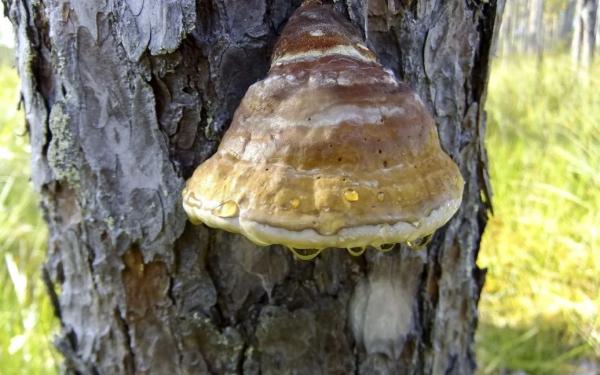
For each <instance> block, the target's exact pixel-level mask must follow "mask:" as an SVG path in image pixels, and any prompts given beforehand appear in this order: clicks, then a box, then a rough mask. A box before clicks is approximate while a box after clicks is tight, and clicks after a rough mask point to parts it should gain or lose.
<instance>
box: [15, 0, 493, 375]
mask: <svg viewBox="0 0 600 375" xmlns="http://www.w3.org/2000/svg"><path fill="white" fill-rule="evenodd" d="M3 1H4V2H5V4H6V9H7V10H8V14H9V16H10V18H11V19H12V22H13V23H14V26H15V30H16V32H17V39H18V52H17V53H18V56H17V57H18V69H19V72H20V75H21V78H22V88H21V91H22V96H23V103H24V107H25V111H26V117H27V123H28V127H29V133H30V137H31V146H32V163H33V176H32V179H33V183H34V185H35V186H36V188H37V189H39V191H40V192H41V196H42V207H43V209H44V212H45V218H46V220H47V222H48V225H49V228H50V238H49V243H48V246H49V249H48V260H47V263H46V265H45V276H46V277H45V278H46V282H47V284H48V286H49V290H50V293H51V296H52V297H53V300H54V303H55V307H56V313H57V315H58V318H59V319H60V323H61V330H60V335H59V337H58V338H57V341H56V344H57V346H58V348H59V349H60V351H61V352H62V353H63V355H64V358H65V363H64V369H65V370H66V371H67V372H69V373H70V372H80V373H84V374H88V373H100V374H121V373H125V374H129V373H152V374H169V373H173V374H175V373H177V374H180V373H181V374H187V373H219V374H220V373H248V374H258V373H263V374H273V373H277V374H279V373H297V374H318V373H323V374H324V373H328V374H329V373H332V374H335V373H340V374H342V373H343V374H345V373H352V372H358V373H365V374H367V373H390V374H404V373H427V374H431V373H433V374H443V373H447V374H469V373H473V372H474V369H475V357H474V352H473V339H474V332H475V328H476V325H477V302H478V299H479V295H480V292H481V288H482V285H483V281H484V275H485V272H484V271H482V270H481V269H479V268H478V267H477V266H476V264H475V261H476V258H477V252H478V250H479V242H480V239H481V234H482V232H483V229H484V226H485V223H486V220H487V215H488V211H489V209H490V200H489V199H490V198H489V197H490V189H489V186H488V178H487V172H486V164H487V161H486V154H485V149H484V146H483V139H484V134H485V112H484V111H483V103H484V100H485V94H486V84H487V78H488V73H489V64H490V55H491V52H492V42H493V36H494V33H495V30H496V28H497V26H498V25H499V18H500V14H501V12H502V8H503V0H491V1H467V0H450V1H443V2H442V1H438V0H402V1H400V0H389V1H387V2H386V1H384V0H370V2H368V5H367V2H366V1H364V0H346V2H343V1H338V2H337V8H338V9H339V11H340V12H342V13H343V14H345V15H346V16H348V17H350V19H351V20H352V21H353V22H355V23H357V24H358V25H360V26H361V27H362V28H363V29H366V30H368V32H367V37H368V42H369V44H370V45H371V47H372V48H373V49H374V50H375V51H376V52H377V53H378V54H379V56H380V58H381V61H382V63H383V64H384V65H385V66H387V67H389V68H391V69H393V70H394V71H395V73H396V74H397V76H398V77H400V78H402V79H403V80H405V81H407V82H409V84H410V85H411V86H412V87H414V88H415V89H416V90H417V91H418V92H419V94H420V95H421V97H422V98H423V100H424V101H425V103H426V105H427V106H428V107H429V109H430V110H431V111H432V113H433V114H434V117H435V119H436V121H437V124H438V127H439V131H440V138H441V142H442V145H443V147H444V149H445V150H446V151H447V152H448V153H449V154H450V155H451V156H452V157H453V158H454V159H455V160H456V161H457V162H458V164H459V165H460V167H461V171H462V174H463V176H464V179H465V181H466V186H465V194H464V202H463V205H462V209H461V210H460V211H459V213H458V214H457V215H456V216H455V217H454V219H453V220H452V221H451V222H450V223H449V224H448V225H446V226H445V227H444V228H443V229H442V230H440V231H438V233H436V235H435V236H434V239H433V241H432V242H431V243H430V245H429V246H428V247H427V249H426V250H422V251H411V250H410V249H408V248H407V247H406V246H400V245H399V246H396V248H395V249H394V250H393V251H390V252H388V253H385V254H382V253H378V252H376V251H367V253H366V254H365V255H364V256H362V257H358V258H353V257H350V256H348V254H347V253H346V252H345V251H335V250H329V251H325V252H324V253H323V254H322V255H321V256H320V257H319V258H318V259H317V260H315V261H314V262H303V261H295V260H294V259H293V257H292V256H291V254H290V253H288V252H287V250H285V249H283V248H280V247H278V246H272V247H270V248H259V247H256V246H254V245H252V244H251V243H249V242H248V241H246V240H245V239H243V238H242V237H240V236H238V235H233V234H229V233H225V232H222V231H215V230H211V229H208V228H206V227H204V226H192V225H190V224H189V223H187V222H186V217H185V214H184V212H183V210H182V207H181V198H180V193H181V190H182V187H183V184H184V181H185V179H186V178H187V177H189V176H190V174H191V172H192V171H193V169H194V167H195V166H196V165H197V164H198V163H200V162H201V161H203V160H204V159H206V158H207V157H208V156H209V155H211V153H213V152H214V151H215V149H216V147H217V145H218V143H219V139H220V137H221V136H222V134H223V132H224V130H225V129H226V128H227V126H228V124H229V121H230V120H231V117H232V114H233V111H234V110H235V108H236V106H237V105H238V103H239V102H240V99H241V98H242V96H243V94H244V92H245V91H246V89H247V88H248V86H249V85H250V84H252V83H253V82H255V81H257V80H258V79H260V78H262V77H264V76H265V74H266V72H267V68H268V62H269V54H270V51H271V49H272V47H273V44H274V42H275V40H276V37H277V33H278V31H280V30H281V27H282V25H284V23H285V21H286V19H287V18H288V17H289V16H290V14H291V13H292V11H293V10H294V9H295V8H296V7H297V6H298V5H299V2H300V1H298V0H295V1H285V0H247V1H236V0H197V1H193V0H171V1H162V2H156V3H155V4H152V5H151V2H148V1H146V2H144V1H141V0H139V1H133V0H129V1H120V0H105V1H97V0H78V1H71V2H69V1H63V0H46V1H40V0H3ZM365 15H368V17H367V19H366V20H365Z"/></svg>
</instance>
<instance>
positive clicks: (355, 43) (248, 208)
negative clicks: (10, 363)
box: [183, 1, 463, 249]
mask: <svg viewBox="0 0 600 375" xmlns="http://www.w3.org/2000/svg"><path fill="white" fill-rule="evenodd" d="M359 36H360V32H359V31H358V30H357V29H355V28H354V26H353V25H351V24H350V23H349V22H348V21H347V20H345V19H344V18H343V17H342V16H340V15H338V14H337V13H336V12H335V11H334V10H333V9H332V8H331V6H327V5H320V4H319V3H318V2H315V1H313V2H307V3H305V4H304V5H303V6H301V7H300V8H299V10H298V11H296V13H294V15H293V16H292V17H291V18H290V20H289V22H288V24H287V25H286V27H285V29H284V31H283V34H282V35H281V37H280V39H279V41H278V43H277V45H276V47H275V51H274V53H273V61H272V64H271V69H270V71H269V74H268V76H267V77H266V78H265V79H264V80H262V81H259V82H257V83H255V84H254V85H252V86H251V87H250V88H249V89H248V92H247V93H246V95H245V96H244V98H243V100H242V102H241V104H240V106H239V108H238V109H237V111H236V113H235V115H234V118H233V121H232V123H231V126H230V128H229V130H228V131H227V132H226V134H225V136H224V138H223V140H222V142H221V145H220V147H219V149H218V151H217V153H216V154H215V155H213V156H212V157H211V158H210V159H208V160H207V161H206V162H204V163H203V164H201V165H200V166H199V167H198V168H197V169H196V171H195V172H194V175H193V176H192V178H191V179H190V180H189V181H188V182H187V186H186V188H185V190H184V192H183V203H184V208H185V210H186V212H187V214H188V216H189V218H190V220H191V221H192V222H195V223H198V222H204V223H205V224H207V225H209V226H211V227H216V228H222V229H225V230H228V231H231V232H237V233H241V234H243V235H244V236H246V237H248V238H249V239H250V240H252V241H253V242H255V243H257V244H260V245H270V244H283V245H286V246H288V247H291V248H296V249H323V248H327V247H345V248H357V247H358V248H364V247H366V246H375V247H379V246H381V245H382V244H386V243H398V242H408V241H414V240H416V239H418V238H421V237H424V236H427V235H430V234H432V233H433V232H434V231H435V230H436V229H437V228H439V227H440V226H442V225H444V224H445V223H446V222H447V221H448V220H449V219H450V218H451V217H452V215H453V214H454V213H455V212H456V210H457V209H458V208H459V206H460V203H461V198H462V190H463V179H462V177H461V175H460V172H459V170H458V168H457V166H456V164H455V163H454V162H453V161H452V160H451V159H450V157H449V156H448V155H446V154H445V153H444V152H443V151H442V149H441V147H440V143H439V139H438V134H437V130H436V127H435V124H434V122H433V119H432V117H431V116H430V115H429V114H428V113H427V110H426V109H425V106H424V105H423V103H422V102H421V100H420V99H419V97H418V96H417V94H416V93H414V92H413V91H412V90H411V89H410V88H409V87H408V86H406V85H405V84H403V83H401V82H398V81H397V80H396V78H395V77H394V75H393V73H392V72H391V71H389V70H387V69H384V68H383V67H382V66H381V65H380V64H379V63H378V62H377V61H376V58H375V55H374V54H373V53H372V52H371V51H369V50H368V48H367V47H366V46H365V45H364V44H363V43H362V40H361V39H360V37H359Z"/></svg>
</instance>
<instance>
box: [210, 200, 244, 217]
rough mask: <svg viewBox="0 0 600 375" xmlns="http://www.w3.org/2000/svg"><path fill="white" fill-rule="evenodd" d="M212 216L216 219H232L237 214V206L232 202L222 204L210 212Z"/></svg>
mask: <svg viewBox="0 0 600 375" xmlns="http://www.w3.org/2000/svg"><path fill="white" fill-rule="evenodd" d="M212 213H213V215H216V216H218V217H232V216H236V215H237V213H238V205H237V203H235V202H234V201H226V202H223V203H222V204H221V205H220V206H218V207H215V208H214V209H213V210H212Z"/></svg>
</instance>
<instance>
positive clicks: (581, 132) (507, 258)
mask: <svg viewBox="0 0 600 375" xmlns="http://www.w3.org/2000/svg"><path fill="white" fill-rule="evenodd" d="M599 85H600V64H599V63H596V65H595V66H594V67H593V69H592V71H591V72H590V73H589V75H588V78H585V79H583V78H582V77H578V76H577V74H575V73H574V72H572V70H571V68H570V64H569V60H568V58H566V57H562V56H553V57H546V58H545V60H544V62H543V63H542V65H541V66H538V65H536V60H535V58H532V57H529V58H527V57H523V58H514V57H513V58H511V59H510V60H506V61H498V62H496V63H495V64H494V66H493V70H492V76H491V79H490V85H489V96H488V102H487V111H488V118H489V122H488V138H487V146H488V153H489V156H490V160H491V161H490V162H491V170H490V172H491V177H492V185H493V188H494V208H495V216H494V217H493V218H492V219H491V221H490V223H489V225H488V228H487V230H486V233H485V236H484V240H483V244H482V250H481V253H480V258H479V263H480V265H481V266H484V267H487V268H488V270H489V273H488V278H487V282H486V285H485V289H484V292H483V296H482V300H481V304H480V316H481V327H480V328H481V329H480V330H479V333H478V339H479V343H478V350H479V359H480V370H481V372H482V373H496V372H498V370H499V369H502V368H509V369H514V370H517V369H521V370H525V371H527V373H528V374H553V373H554V374H566V373H573V371H574V369H573V367H572V366H573V365H574V364H575V363H577V362H581V361H594V360H595V361H598V359H599V358H600V253H599V252H598V251H599V250H600V249H599V245H600V175H598V167H600V132H599V130H600V95H598V87H599Z"/></svg>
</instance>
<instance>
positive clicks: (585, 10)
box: [571, 0, 599, 69]
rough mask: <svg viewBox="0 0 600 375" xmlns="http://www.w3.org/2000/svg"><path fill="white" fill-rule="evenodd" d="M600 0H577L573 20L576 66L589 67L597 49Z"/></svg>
mask: <svg viewBox="0 0 600 375" xmlns="http://www.w3.org/2000/svg"><path fill="white" fill-rule="evenodd" d="M598 2H599V0H577V6H576V8H575V18H574V21H573V39H572V42H571V58H572V59H573V64H574V65H575V66H581V67H582V68H584V69H587V68H589V67H590V65H591V64H592V60H593V59H594V52H595V49H596V22H597V19H598Z"/></svg>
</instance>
